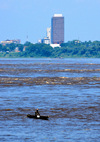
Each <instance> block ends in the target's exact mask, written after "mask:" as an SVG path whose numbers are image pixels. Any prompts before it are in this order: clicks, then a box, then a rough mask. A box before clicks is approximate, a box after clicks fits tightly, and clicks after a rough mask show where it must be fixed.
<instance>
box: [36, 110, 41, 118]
mask: <svg viewBox="0 0 100 142" xmlns="http://www.w3.org/2000/svg"><path fill="white" fill-rule="evenodd" d="M35 116H36V117H37V118H39V117H40V113H39V110H38V108H37V109H36V111H35Z"/></svg>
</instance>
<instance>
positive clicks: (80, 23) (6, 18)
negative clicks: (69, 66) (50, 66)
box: [0, 0, 100, 43]
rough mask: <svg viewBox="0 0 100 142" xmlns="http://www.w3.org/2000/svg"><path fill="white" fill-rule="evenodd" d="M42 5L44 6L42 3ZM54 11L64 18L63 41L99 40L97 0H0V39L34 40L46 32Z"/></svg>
mask: <svg viewBox="0 0 100 142" xmlns="http://www.w3.org/2000/svg"><path fill="white" fill-rule="evenodd" d="M44 5H45V7H44ZM54 13H62V14H63V16H64V18H65V42H67V41H69V40H70V41H71V40H74V39H79V40H81V41H89V40H91V41H94V40H100V35H99V33H100V26H99V25H100V18H99V13H100V0H95V1H94V0H71V1H69V0H62V1H61V0H55V1H53V0H43V1H40V0H37V1H35V0H14V1H13V0H5V1H4V0H1V1H0V21H1V22H0V41H4V40H6V39H20V40H21V43H25V42H26V40H27V36H28V40H29V41H30V42H32V43H36V42H37V41H38V39H39V38H40V39H41V38H43V37H44V36H45V34H46V33H45V32H46V28H47V27H50V23H51V22H50V21H51V17H52V15H53V14H54Z"/></svg>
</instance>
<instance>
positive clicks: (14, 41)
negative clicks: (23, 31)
mask: <svg viewBox="0 0 100 142" xmlns="http://www.w3.org/2000/svg"><path fill="white" fill-rule="evenodd" d="M11 43H14V44H20V43H21V41H20V40H19V39H17V40H8V39H7V40H5V41H1V44H3V45H6V44H11Z"/></svg>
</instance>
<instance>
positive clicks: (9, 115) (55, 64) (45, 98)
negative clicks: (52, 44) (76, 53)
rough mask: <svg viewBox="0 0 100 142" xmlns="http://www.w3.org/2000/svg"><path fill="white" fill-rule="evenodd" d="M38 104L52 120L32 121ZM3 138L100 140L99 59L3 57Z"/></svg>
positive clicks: (0, 96)
mask: <svg viewBox="0 0 100 142" xmlns="http://www.w3.org/2000/svg"><path fill="white" fill-rule="evenodd" d="M36 108H39V111H40V114H41V115H49V116H50V118H49V120H48V121H44V120H36V119H29V118H27V117H26V115H27V114H34V112H35V109H36ZM0 130H1V133H0V141H7V142H8V141H9V142H11V141H27V142H30V141H40V142H41V141H43V142H47V141H57V142H58V141H59V142H60V141H62V142H63V141H71V142H78V141H79V142H84V141H88V142H92V141H93V142H94V141H95V142H99V141H100V135H99V132H100V59H0Z"/></svg>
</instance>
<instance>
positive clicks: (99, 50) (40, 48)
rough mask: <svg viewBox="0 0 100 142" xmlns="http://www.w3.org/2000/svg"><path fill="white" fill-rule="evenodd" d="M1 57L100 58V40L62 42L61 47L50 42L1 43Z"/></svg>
mask: <svg viewBox="0 0 100 142" xmlns="http://www.w3.org/2000/svg"><path fill="white" fill-rule="evenodd" d="M0 57H1V58H20V57H23V58H24V57H25V58H26V57H34V58H41V57H50V58H70V57H71V58H75V57H82V58H84V57H86V58H100V41H93V42H92V41H85V42H81V41H79V40H73V41H68V42H66V43H62V44H61V45H60V47H55V48H52V47H51V46H50V45H48V44H38V43H36V44H32V43H31V42H26V43H25V44H14V43H12V44H6V45H2V44H0Z"/></svg>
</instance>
